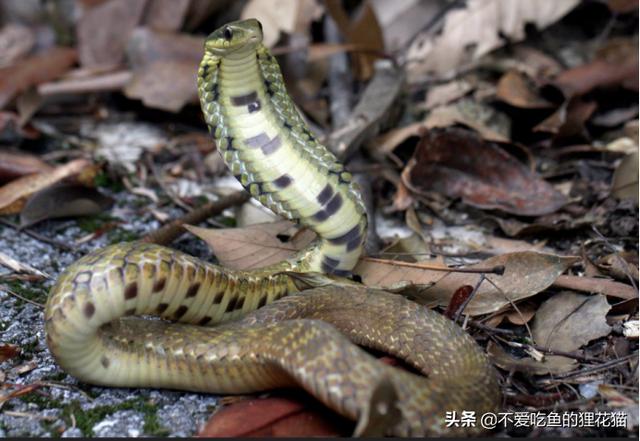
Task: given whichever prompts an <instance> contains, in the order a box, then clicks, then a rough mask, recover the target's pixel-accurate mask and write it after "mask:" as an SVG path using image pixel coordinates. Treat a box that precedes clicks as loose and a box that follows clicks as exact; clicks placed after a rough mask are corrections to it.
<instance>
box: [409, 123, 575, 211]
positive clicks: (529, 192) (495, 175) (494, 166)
mask: <svg viewBox="0 0 640 441" xmlns="http://www.w3.org/2000/svg"><path fill="white" fill-rule="evenodd" d="M402 180H403V182H404V183H405V184H406V185H407V187H409V189H410V190H412V191H414V192H415V193H418V194H424V193H427V192H429V191H436V192H440V193H443V194H446V195H447V196H449V197H461V198H462V200H463V201H464V202H465V203H467V204H470V205H473V206H475V207H479V208H484V209H500V210H503V211H506V212H508V213H513V214H518V215H523V216H539V215H542V214H548V213H553V212H554V211H556V210H558V209H559V208H560V207H562V206H563V205H564V204H566V198H565V197H564V196H563V195H562V194H561V193H559V192H558V191H556V190H555V189H554V188H553V187H552V186H551V185H550V184H549V183H547V182H546V181H544V180H543V179H541V178H540V177H538V176H537V175H535V174H534V173H533V172H531V170H529V169H528V168H527V167H525V166H524V165H523V164H521V163H520V162H519V161H517V160H516V159H515V158H514V157H513V156H511V155H509V154H508V153H507V152H505V151H504V150H503V149H501V148H499V147H498V146H497V145H495V144H493V143H490V142H485V141H483V140H482V139H481V138H480V137H479V136H478V135H477V134H475V133H473V132H471V131H468V130H463V129H458V128H448V129H433V130H429V131H428V132H426V134H425V136H424V137H423V139H422V140H421V142H420V143H419V144H418V146H417V147H416V150H415V152H414V155H413V157H412V158H411V159H410V160H409V163H408V164H407V166H406V167H405V169H404V171H403V172H402Z"/></svg>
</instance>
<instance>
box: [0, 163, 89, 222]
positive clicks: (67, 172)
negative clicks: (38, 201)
mask: <svg viewBox="0 0 640 441" xmlns="http://www.w3.org/2000/svg"><path fill="white" fill-rule="evenodd" d="M90 166H91V163H90V162H89V161H87V160H85V159H76V160H74V161H71V162H69V163H67V164H64V165H61V166H58V167H56V168H55V169H53V170H51V171H48V172H42V173H38V174H34V175H28V176H23V177H22V178H19V179H16V180H14V181H11V182H9V183H8V184H6V185H4V186H2V187H0V214H15V213H20V211H21V210H22V208H23V207H24V204H25V202H26V200H27V198H28V197H29V196H30V195H32V194H33V193H35V192H36V191H39V190H42V189H43V188H46V187H49V186H50V185H53V184H55V183H56V182H58V181H61V180H62V179H65V178H67V177H69V176H71V175H75V174H79V173H80V172H82V171H83V169H85V168H88V167H90Z"/></svg>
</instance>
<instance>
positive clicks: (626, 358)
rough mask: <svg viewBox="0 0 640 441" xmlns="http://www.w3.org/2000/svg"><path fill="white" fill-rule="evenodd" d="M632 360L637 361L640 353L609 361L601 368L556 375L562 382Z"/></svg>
mask: <svg viewBox="0 0 640 441" xmlns="http://www.w3.org/2000/svg"><path fill="white" fill-rule="evenodd" d="M632 358H636V359H637V358H638V353H637V352H634V353H633V354H629V355H626V356H624V357H622V358H619V359H617V360H612V361H608V362H606V363H603V364H601V365H599V366H593V367H590V368H587V369H583V370H581V371H575V372H569V373H567V374H562V375H556V376H555V379H558V380H562V379H565V378H571V377H577V376H580V375H585V374H592V373H594V372H598V371H602V370H605V369H609V368H611V367H614V366H617V365H619V364H623V363H625V362H627V361H629V360H631V359H632Z"/></svg>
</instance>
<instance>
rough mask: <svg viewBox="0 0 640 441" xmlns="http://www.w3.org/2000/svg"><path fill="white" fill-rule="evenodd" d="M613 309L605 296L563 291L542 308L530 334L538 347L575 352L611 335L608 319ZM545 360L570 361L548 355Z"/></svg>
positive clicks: (537, 314)
mask: <svg viewBox="0 0 640 441" xmlns="http://www.w3.org/2000/svg"><path fill="white" fill-rule="evenodd" d="M610 309H611V306H610V305H609V304H608V303H607V299H606V297H605V296H603V295H600V294H596V295H593V296H585V295H582V294H576V293H573V292H562V293H559V294H556V295H555V296H553V297H551V298H550V299H549V300H547V301H545V302H544V303H543V304H542V305H540V307H539V308H538V311H537V313H536V317H535V319H534V321H533V325H532V327H531V332H532V334H533V338H534V340H535V342H536V344H537V345H538V346H542V347H545V348H548V349H550V350H558V351H564V352H571V351H575V350H576V349H579V348H580V347H582V346H583V345H585V344H587V343H588V342H590V341H591V340H594V339H596V338H600V337H604V336H606V335H608V334H609V332H611V326H609V325H608V324H607V319H606V315H607V313H608V312H609V310H610ZM545 358H547V359H558V360H568V359H567V357H563V356H561V355H548V356H546V357H545Z"/></svg>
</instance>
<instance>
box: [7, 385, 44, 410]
mask: <svg viewBox="0 0 640 441" xmlns="http://www.w3.org/2000/svg"><path fill="white" fill-rule="evenodd" d="M42 386H43V385H42V384H41V383H32V384H26V385H22V384H20V385H17V387H15V388H14V389H10V390H8V391H6V392H5V391H3V392H0V408H1V407H2V406H3V405H4V403H6V402H7V401H9V400H12V399H14V398H18V397H21V396H23V395H26V394H29V393H31V392H33V391H34V390H37V389H40V388H41V387H42Z"/></svg>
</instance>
